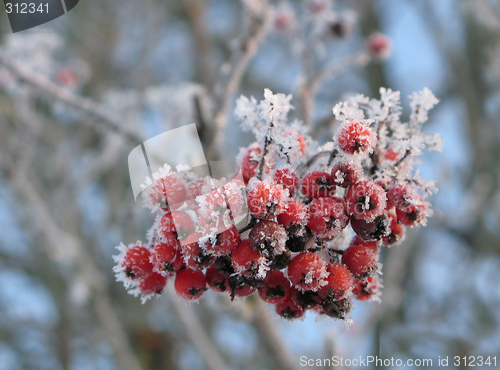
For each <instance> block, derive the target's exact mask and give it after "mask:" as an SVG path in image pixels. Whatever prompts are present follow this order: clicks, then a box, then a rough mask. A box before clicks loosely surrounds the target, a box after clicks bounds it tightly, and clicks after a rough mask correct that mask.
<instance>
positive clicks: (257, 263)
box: [231, 239, 269, 279]
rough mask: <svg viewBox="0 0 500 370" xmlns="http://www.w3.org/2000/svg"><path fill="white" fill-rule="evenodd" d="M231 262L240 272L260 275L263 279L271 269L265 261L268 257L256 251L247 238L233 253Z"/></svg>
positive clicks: (255, 275)
mask: <svg viewBox="0 0 500 370" xmlns="http://www.w3.org/2000/svg"><path fill="white" fill-rule="evenodd" d="M231 262H232V265H233V267H234V269H235V270H236V272H238V273H239V274H242V275H245V276H250V277H258V278H260V279H263V278H264V277H265V274H266V271H267V270H268V269H269V268H268V267H267V266H266V265H265V263H266V259H265V258H264V256H262V255H261V254H260V253H258V252H256V251H254V250H253V249H252V247H251V246H250V242H249V241H248V240H247V239H243V240H242V241H241V242H240V244H238V246H237V247H236V248H235V250H234V251H233V253H232V254H231Z"/></svg>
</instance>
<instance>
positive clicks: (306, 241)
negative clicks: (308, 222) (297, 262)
mask: <svg viewBox="0 0 500 370" xmlns="http://www.w3.org/2000/svg"><path fill="white" fill-rule="evenodd" d="M315 241H316V236H315V235H313V233H312V231H311V229H309V228H308V227H305V228H304V229H302V230H301V231H300V232H299V233H298V234H291V235H289V236H288V240H287V241H286V246H287V248H288V249H289V250H290V252H294V253H296V252H304V251H306V250H308V249H311V248H314V245H315Z"/></svg>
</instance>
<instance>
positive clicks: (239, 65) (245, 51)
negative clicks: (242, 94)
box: [207, 3, 274, 158]
mask: <svg viewBox="0 0 500 370" xmlns="http://www.w3.org/2000/svg"><path fill="white" fill-rule="evenodd" d="M273 15H274V6H272V5H267V3H266V5H264V9H263V10H262V14H260V15H252V18H251V20H250V22H251V24H250V30H249V32H248V35H247V36H246V37H245V38H244V39H243V40H242V41H241V42H240V43H239V47H240V49H241V50H240V52H239V53H238V54H237V55H236V56H235V57H234V59H235V61H234V62H233V63H232V66H231V74H230V75H229V77H228V78H227V82H226V83H225V84H223V86H222V87H219V90H220V91H221V94H222V96H221V98H220V101H219V104H218V108H217V109H216V113H215V118H214V120H215V130H216V131H215V135H214V138H213V140H212V142H211V144H210V146H209V149H208V152H207V157H208V158H213V157H214V156H215V155H216V153H217V148H219V147H220V145H221V144H222V142H223V141H224V134H225V133H224V131H225V128H226V126H227V115H228V111H229V109H230V107H231V103H232V101H233V98H234V96H235V95H236V92H237V91H238V88H239V86H240V84H241V80H242V79H243V76H244V74H245V72H246V70H247V69H248V66H249V65H250V61H251V60H252V59H253V57H254V56H255V55H256V54H257V50H258V47H259V45H260V44H261V43H262V41H264V39H265V37H266V35H267V30H268V28H269V25H270V24H271V20H272V19H273Z"/></svg>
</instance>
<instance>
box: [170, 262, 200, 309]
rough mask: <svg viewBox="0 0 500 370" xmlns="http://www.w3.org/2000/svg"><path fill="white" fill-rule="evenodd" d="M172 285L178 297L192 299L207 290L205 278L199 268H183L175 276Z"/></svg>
mask: <svg viewBox="0 0 500 370" xmlns="http://www.w3.org/2000/svg"><path fill="white" fill-rule="evenodd" d="M174 286H175V291H176V292H177V295H178V296H179V297H181V298H182V299H185V300H188V301H193V300H195V299H198V298H200V297H201V295H202V294H203V293H204V292H205V290H207V279H206V278H205V275H203V272H202V271H201V270H191V269H184V270H181V271H180V272H179V273H178V274H177V276H176V277H175V284H174Z"/></svg>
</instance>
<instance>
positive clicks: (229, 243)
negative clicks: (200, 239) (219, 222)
mask: <svg viewBox="0 0 500 370" xmlns="http://www.w3.org/2000/svg"><path fill="white" fill-rule="evenodd" d="M213 239H214V240H213V242H212V241H210V240H209V241H208V242H206V243H204V244H203V245H202V247H203V248H204V252H205V253H206V254H209V255H211V256H215V257H221V256H227V255H228V254H230V253H231V252H232V251H233V249H234V248H236V246H237V245H238V243H239V242H240V234H239V233H238V229H237V228H236V227H234V226H232V227H231V228H229V229H227V230H224V231H223V232H222V233H220V234H217V236H216V237H215V238H213Z"/></svg>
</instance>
